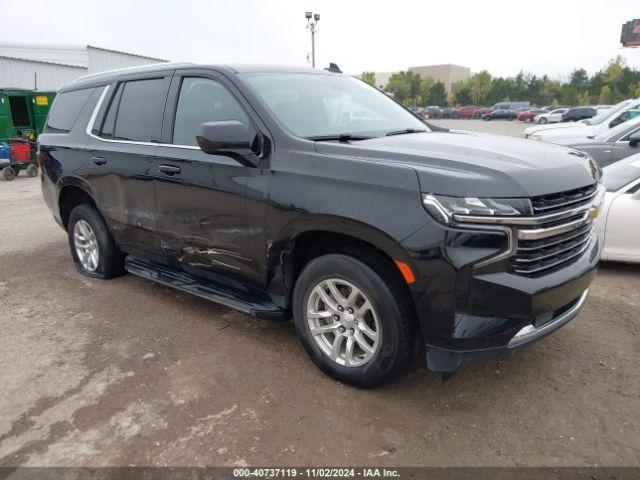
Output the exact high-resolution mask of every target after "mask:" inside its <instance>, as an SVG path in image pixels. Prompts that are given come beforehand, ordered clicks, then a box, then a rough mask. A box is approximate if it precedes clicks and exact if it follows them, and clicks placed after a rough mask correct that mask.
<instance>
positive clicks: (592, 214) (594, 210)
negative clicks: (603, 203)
mask: <svg viewBox="0 0 640 480" xmlns="http://www.w3.org/2000/svg"><path fill="white" fill-rule="evenodd" d="M598 215H600V205H591V208H590V209H589V213H588V214H587V217H588V218H589V219H590V220H595V219H596V218H597V217H598Z"/></svg>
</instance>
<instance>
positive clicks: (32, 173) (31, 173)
mask: <svg viewBox="0 0 640 480" xmlns="http://www.w3.org/2000/svg"><path fill="white" fill-rule="evenodd" d="M37 176H38V167H36V166H35V165H29V166H28V167H27V177H37Z"/></svg>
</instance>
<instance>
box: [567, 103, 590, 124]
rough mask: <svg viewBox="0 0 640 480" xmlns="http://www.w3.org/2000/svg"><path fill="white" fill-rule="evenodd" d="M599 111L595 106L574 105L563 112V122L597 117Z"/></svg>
mask: <svg viewBox="0 0 640 480" xmlns="http://www.w3.org/2000/svg"><path fill="white" fill-rule="evenodd" d="M597 113H598V111H597V110H596V109H595V108H593V107H574V108H570V109H569V110H567V111H566V112H564V113H563V114H562V121H563V122H577V121H579V120H585V119H587V118H591V117H595V116H596V114H597Z"/></svg>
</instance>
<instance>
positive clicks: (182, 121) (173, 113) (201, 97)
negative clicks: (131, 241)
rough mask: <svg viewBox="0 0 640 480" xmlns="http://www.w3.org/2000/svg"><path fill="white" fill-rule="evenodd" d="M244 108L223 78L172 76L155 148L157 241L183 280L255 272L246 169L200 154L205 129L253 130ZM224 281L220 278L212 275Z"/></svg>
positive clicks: (203, 72)
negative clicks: (226, 123)
mask: <svg viewBox="0 0 640 480" xmlns="http://www.w3.org/2000/svg"><path fill="white" fill-rule="evenodd" d="M247 111H248V105H247V104H246V102H245V101H244V100H243V99H242V97H241V95H240V94H239V92H238V91H237V90H236V89H235V87H234V86H233V85H232V84H231V83H230V82H228V80H226V79H225V78H224V77H222V76H220V75H217V74H216V73H214V72H212V71H208V70H199V69H196V70H191V71H182V72H180V71H179V72H176V75H175V77H174V78H173V81H172V83H171V90H170V93H169V101H168V104H167V112H166V114H165V136H164V138H163V140H164V143H163V144H162V145H160V146H159V148H158V160H157V170H156V171H155V176H156V198H157V205H158V241H159V244H160V246H161V248H162V252H163V255H164V256H165V258H167V259H170V261H171V263H173V264H174V265H175V266H177V267H179V268H181V269H182V270H185V271H187V272H189V273H192V274H196V275H198V276H201V277H206V278H209V279H213V280H217V281H219V280H221V279H226V278H228V277H229V274H237V275H239V276H246V275H248V274H249V272H254V273H255V272H257V271H258V265H257V264H256V262H255V261H254V260H252V259H251V258H250V255H249V254H248V253H247V252H248V237H250V236H253V237H256V238H257V237H259V235H260V233H261V232H256V231H250V230H249V229H247V227H246V220H245V195H244V194H245V188H246V183H247V178H248V177H249V176H250V175H251V170H254V169H253V168H252V167H248V166H243V165H241V164H240V163H238V162H237V161H235V160H233V159H232V158H230V157H228V156H224V155H210V154H206V153H204V152H203V151H202V150H200V148H199V147H198V144H197V141H196V132H197V130H198V127H199V126H200V125H201V124H202V123H205V122H212V121H220V120H238V121H241V122H242V123H244V124H247V125H249V124H252V120H251V117H250V115H249V114H248V113H247ZM220 273H221V274H222V276H219V275H218V274H220Z"/></svg>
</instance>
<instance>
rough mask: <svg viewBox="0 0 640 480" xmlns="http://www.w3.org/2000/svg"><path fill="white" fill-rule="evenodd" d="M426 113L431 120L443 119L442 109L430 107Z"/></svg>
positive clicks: (426, 109)
mask: <svg viewBox="0 0 640 480" xmlns="http://www.w3.org/2000/svg"><path fill="white" fill-rule="evenodd" d="M425 111H426V113H427V115H428V116H429V118H442V109H441V108H440V107H438V106H434V105H432V106H430V107H427V108H425Z"/></svg>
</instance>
